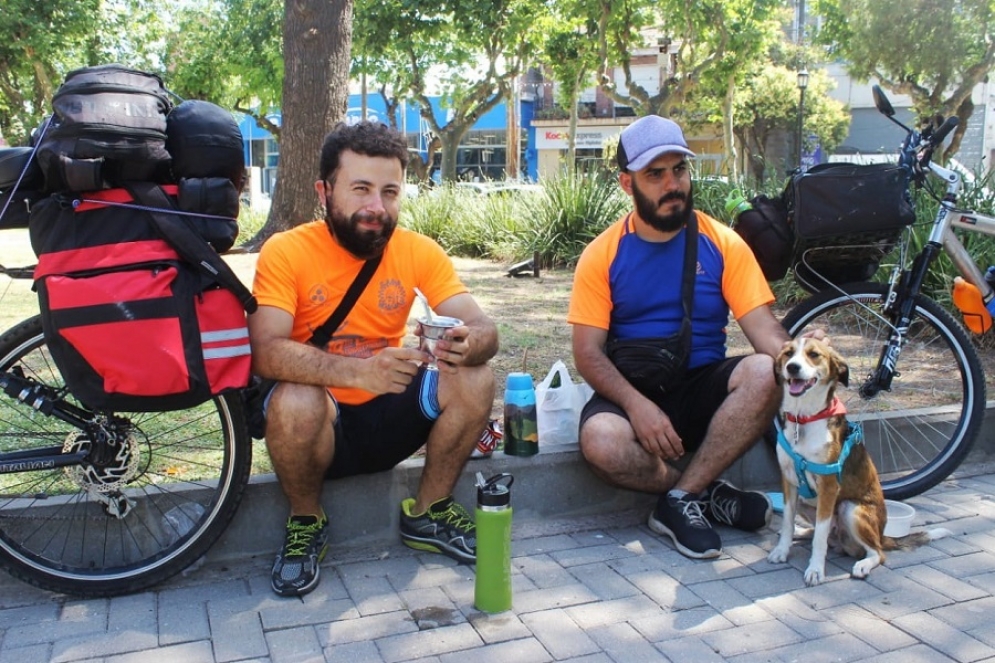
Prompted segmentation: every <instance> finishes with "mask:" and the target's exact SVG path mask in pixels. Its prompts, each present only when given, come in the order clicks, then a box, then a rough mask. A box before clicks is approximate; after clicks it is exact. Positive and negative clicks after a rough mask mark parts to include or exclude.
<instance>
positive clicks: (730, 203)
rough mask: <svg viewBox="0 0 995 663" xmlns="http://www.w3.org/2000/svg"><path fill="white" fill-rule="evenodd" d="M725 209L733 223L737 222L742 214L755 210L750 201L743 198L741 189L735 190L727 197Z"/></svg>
mask: <svg viewBox="0 0 995 663" xmlns="http://www.w3.org/2000/svg"><path fill="white" fill-rule="evenodd" d="M725 208H726V214H728V215H729V218H730V219H731V220H732V221H735V220H736V218H737V217H738V216H739V215H740V214H742V213H743V212H745V211H746V210H748V209H753V205H751V204H750V201H749V200H747V199H746V198H745V197H744V196H743V192H742V191H740V190H739V189H733V190H732V191H730V192H729V195H728V196H726V203H725Z"/></svg>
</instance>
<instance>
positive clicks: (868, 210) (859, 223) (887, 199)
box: [785, 163, 916, 290]
mask: <svg viewBox="0 0 995 663" xmlns="http://www.w3.org/2000/svg"><path fill="white" fill-rule="evenodd" d="M910 175H911V174H910V173H909V171H908V170H907V169H906V168H903V167H902V166H898V165H895V164H852V163H828V164H820V165H818V166H815V167H813V168H811V169H810V170H808V171H806V172H804V173H799V174H796V175H794V176H793V177H792V178H791V180H790V182H789V183H788V186H787V189H786V190H785V199H786V201H787V205H788V214H789V218H790V221H791V225H792V228H793V229H794V235H795V249H794V261H793V262H794V270H795V278H796V280H797V281H798V282H799V283H800V284H801V285H802V286H803V287H805V288H807V289H809V290H821V289H823V288H825V287H828V286H829V285H830V284H836V285H839V284H842V283H847V282H854V281H866V280H868V279H870V278H871V277H872V276H873V275H874V273H875V272H876V271H877V268H878V266H879V265H880V263H881V260H882V259H883V258H884V256H885V255H886V254H887V253H889V252H890V251H891V249H892V248H894V246H895V242H896V241H897V240H898V236H899V234H900V233H901V231H902V230H903V229H904V228H906V227H908V226H910V225H912V224H913V223H914V222H915V219H916V215H915V208H914V207H913V204H912V198H911V196H910V195H909V179H910Z"/></svg>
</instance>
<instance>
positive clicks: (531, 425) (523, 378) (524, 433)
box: [504, 373, 539, 456]
mask: <svg viewBox="0 0 995 663" xmlns="http://www.w3.org/2000/svg"><path fill="white" fill-rule="evenodd" d="M504 452H505V453H506V454H508V455H509V456H532V455H535V454H537V453H539V422H538V420H537V413H536V392H535V387H534V386H533V384H532V376H531V375H529V374H528V373H509V374H508V381H507V383H506V385H505V389H504Z"/></svg>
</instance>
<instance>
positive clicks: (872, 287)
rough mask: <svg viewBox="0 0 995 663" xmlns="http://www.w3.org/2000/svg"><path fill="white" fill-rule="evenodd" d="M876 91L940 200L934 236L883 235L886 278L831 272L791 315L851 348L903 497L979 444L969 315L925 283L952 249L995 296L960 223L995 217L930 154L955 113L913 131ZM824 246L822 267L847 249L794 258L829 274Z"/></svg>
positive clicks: (913, 169)
mask: <svg viewBox="0 0 995 663" xmlns="http://www.w3.org/2000/svg"><path fill="white" fill-rule="evenodd" d="M873 92H874V99H875V105H876V106H877V108H878V110H879V111H880V112H881V113H882V114H883V115H884V116H885V117H887V118H888V119H889V120H891V121H892V122H893V123H895V124H897V125H898V126H900V127H901V128H902V129H904V130H905V132H906V137H905V139H904V141H903V142H902V143H901V147H900V150H899V158H898V164H899V165H900V166H901V167H902V168H904V169H907V175H908V177H907V179H906V180H905V185H904V186H905V187H906V192H907V191H908V187H911V185H912V183H915V185H916V186H920V187H924V188H925V190H926V191H928V192H929V193H930V194H931V195H933V197H934V198H937V199H938V200H939V203H940V206H939V210H938V212H937V214H936V216H935V218H934V219H933V222H932V229H931V231H930V234H929V239H928V241H927V242H926V243H925V245H923V246H922V248H921V249H920V250H918V251H915V250H913V248H912V246H911V245H910V241H911V238H912V233H911V228H908V227H907V228H905V229H904V230H902V231H901V233H900V234H899V238H898V239H897V241H896V242H895V245H894V249H893V250H894V253H891V251H892V244H891V243H885V247H886V248H885V249H884V251H887V252H889V253H888V255H894V256H896V262H895V265H894V267H893V269H892V271H891V275H890V278H889V280H888V282H887V283H874V282H870V281H867V280H863V279H861V280H859V282H850V283H845V284H839V282H838V280H834V279H828V278H822V279H821V280H819V283H818V286H819V287H817V288H810V290H813V291H814V292H813V294H812V295H811V296H810V297H808V298H807V299H805V300H803V301H802V302H801V303H799V304H798V305H796V306H795V307H794V308H792V309H791V310H790V311H789V312H788V314H787V315H786V316H785V318H784V320H783V324H784V326H785V328H786V329H787V330H788V333H789V334H790V335H791V336H792V337H795V336H798V335H800V334H801V333H803V332H804V331H805V330H807V329H816V328H821V329H824V330H826V332H827V334H828V335H829V337H830V339H831V342H832V344H833V345H834V346H835V348H836V349H837V350H839V352H840V353H841V354H842V355H843V357H844V358H846V360H847V362H848V364H849V367H850V388H849V389H845V390H843V391H842V393H840V394H839V395H840V397H841V398H842V400H843V401H844V403H845V405H846V407H847V410H848V413H849V414H848V416H849V418H850V419H851V421H857V422H860V423H862V425H863V430H864V444H865V445H866V447H867V449H868V451H869V452H870V453H871V456H872V457H873V459H874V462H875V465H876V466H877V469H878V471H879V473H880V474H881V479H882V487H883V488H884V492H885V496H886V497H888V498H890V499H895V500H901V499H905V498H908V497H912V496H914V495H918V494H920V493H922V492H924V491H926V490H928V489H930V488H932V487H933V486H935V485H936V484H938V483H939V482H940V481H942V480H943V479H945V478H946V477H947V476H949V475H950V473H951V472H953V471H954V470H955V469H956V468H957V467H958V466H959V465H960V464H961V462H962V461H963V460H964V458H965V457H966V456H967V455H968V453H969V452H970V451H971V448H972V446H973V444H974V441H975V438H976V437H977V435H978V432H979V429H980V427H981V425H982V420H983V418H984V414H985V406H986V402H985V376H984V371H983V368H982V365H981V362H980V360H979V358H978V354H977V352H976V350H975V348H974V344H973V343H972V340H971V338H970V336H969V335H968V332H967V331H966V330H965V329H964V326H963V325H962V324H961V322H960V321H958V320H957V319H955V317H954V316H953V315H951V314H950V313H949V312H948V311H947V310H946V309H944V308H943V307H942V306H940V305H939V304H938V303H937V302H936V301H934V300H933V299H931V298H930V297H929V296H927V295H926V294H925V293H924V292H923V283H924V281H925V279H926V276H927V274H928V273H929V271H930V268H931V267H932V266H933V265H934V263H935V261H936V259H937V258H938V257H939V255H940V253H941V252H944V253H946V254H947V256H948V257H949V258H950V260H951V261H952V262H953V264H954V265H955V266H956V268H957V269H958V271H959V272H960V273H961V274H962V275H963V278H964V279H965V280H966V281H967V282H968V283H971V284H973V285H974V286H975V287H977V288H978V290H979V291H980V293H981V294H982V297H983V300H984V301H985V302H990V301H991V300H992V297H993V292H992V288H991V286H990V285H988V283H987V282H986V281H985V278H984V275H983V274H982V272H981V270H980V269H979V267H978V265H977V264H976V263H975V261H974V260H973V259H972V257H971V256H970V255H969V253H968V252H967V250H966V249H965V248H964V245H963V244H962V243H961V241H960V239H959V238H958V237H957V235H956V234H955V233H954V230H955V229H958V230H964V231H969V232H979V233H984V234H986V235H995V218H993V217H989V216H985V215H981V214H977V213H975V212H973V211H970V210H964V209H959V208H958V207H957V196H958V193H959V191H960V188H961V177H960V175H959V174H958V173H957V172H956V171H954V170H951V169H949V168H944V167H942V166H940V165H937V164H936V163H933V162H932V160H931V159H932V154H933V151H934V149H935V148H936V147H937V146H939V145H940V143H941V142H942V141H943V139H944V138H945V137H946V136H947V135H948V134H949V133H950V131H951V130H953V128H954V127H955V126H956V124H957V118H954V117H952V118H947V119H946V121H941V120H940V118H937V119H936V120H934V122H933V123H931V124H930V125H929V126H928V127H925V128H923V129H922V130H917V129H913V128H910V127H907V126H905V125H904V124H902V123H901V122H899V121H898V120H897V119H895V117H894V116H895V110H894V108H893V107H892V105H891V102H890V101H889V100H888V98H887V97H886V96H885V94H884V92H883V91H882V90H881V88H880V87H878V86H875V87H874V90H873ZM930 175H932V176H934V177H936V178H938V179H939V180H941V181H942V182H943V183H944V184H945V192H944V193H943V195H942V196H941V195H938V194H937V193H936V192H934V191H932V190H931V189H930V182H929V176H930ZM874 248H877V249H880V248H881V247H880V245H878V246H876V247H874ZM818 251H829V252H832V253H831V254H830V255H832V256H833V258H832V259H827V260H825V261H823V263H822V264H824V265H831V264H832V261H833V260H838V259H839V258H840V257H841V256H843V255H844V253H845V251H843V250H841V249H840V248H839V247H832V246H829V247H821V248H815V249H813V250H812V251H811V252H805V253H804V254H802V255H801V256H800V258H799V262H798V264H796V266H795V270H796V278H797V275H798V269H799V265H801V266H802V267H803V268H804V269H805V270H806V271H807V274H808V275H809V277H811V276H812V275H815V276H816V277H818V276H819V273H818V272H819V268H818V267H817V266H814V265H815V263H816V262H817V261H816V260H815V259H814V258H815V257H816V256H817V252H818ZM876 266H877V264H876V263H875V264H874V267H875V269H876ZM871 271H872V272H873V271H874V270H871ZM869 276H870V275H868V278H869ZM811 281H812V279H811V278H810V279H809V282H810V283H811ZM834 281H836V282H834ZM993 308H995V307H993Z"/></svg>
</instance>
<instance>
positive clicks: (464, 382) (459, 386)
mask: <svg viewBox="0 0 995 663" xmlns="http://www.w3.org/2000/svg"><path fill="white" fill-rule="evenodd" d="M495 390H496V380H495V377H494V371H493V369H491V367H490V366H489V365H487V364H483V365H481V366H462V367H460V369H459V370H458V371H457V372H456V373H442V374H441V375H440V380H439V400H440V403H441V405H442V407H443V409H445V408H446V407H447V406H448V405H449V404H451V403H460V404H461V405H462V406H464V407H467V406H471V407H472V406H478V407H479V408H482V409H485V410H486V411H487V412H490V410H491V406H492V405H493V403H494V395H495Z"/></svg>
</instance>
